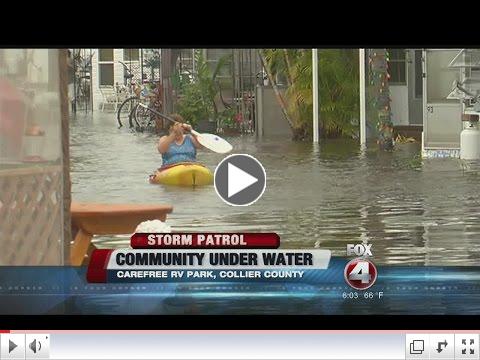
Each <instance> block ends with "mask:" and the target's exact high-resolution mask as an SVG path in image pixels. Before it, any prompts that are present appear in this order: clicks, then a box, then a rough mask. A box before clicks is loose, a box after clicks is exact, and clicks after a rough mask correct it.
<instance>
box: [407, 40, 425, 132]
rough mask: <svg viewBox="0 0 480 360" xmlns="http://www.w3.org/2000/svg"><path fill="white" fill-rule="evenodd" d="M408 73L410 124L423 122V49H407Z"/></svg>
mask: <svg viewBox="0 0 480 360" xmlns="http://www.w3.org/2000/svg"><path fill="white" fill-rule="evenodd" d="M407 58H408V61H407V63H408V65H407V73H408V75H407V76H408V81H407V84H408V123H409V125H422V124H423V105H422V98H423V76H422V50H421V49H408V50H407Z"/></svg>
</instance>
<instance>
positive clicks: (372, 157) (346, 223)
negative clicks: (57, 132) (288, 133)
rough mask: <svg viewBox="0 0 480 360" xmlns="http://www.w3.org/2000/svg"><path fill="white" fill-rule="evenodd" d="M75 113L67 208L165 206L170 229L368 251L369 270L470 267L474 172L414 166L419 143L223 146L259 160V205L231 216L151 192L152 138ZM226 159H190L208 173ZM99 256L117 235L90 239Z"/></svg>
mask: <svg viewBox="0 0 480 360" xmlns="http://www.w3.org/2000/svg"><path fill="white" fill-rule="evenodd" d="M94 115H95V116H94V117H93V118H92V115H91V113H90V114H82V113H79V114H77V115H76V117H74V118H73V119H72V121H71V128H70V132H71V177H72V197H73V199H74V200H75V201H90V202H109V203H155V204H172V205H173V206H174V211H173V213H172V214H171V215H169V217H168V219H167V221H168V223H169V224H170V225H171V226H172V228H173V230H174V231H189V232H194V231H202V232H223V231H225V232H243V231H255V232H259V231H269V232H276V233H278V234H279V235H280V238H281V242H282V247H285V248H287V247H288V248H313V247H320V248H325V249H331V250H332V251H333V254H334V255H338V256H343V255H344V254H345V245H346V244H347V243H354V242H358V241H362V240H368V241H369V242H372V243H373V244H374V245H373V251H374V258H373V259H374V261H375V262H376V263H379V264H405V265H407V264H408V265H478V263H479V260H480V192H479V191H478V190H479V179H480V172H479V173H477V172H474V171H471V172H464V171H462V166H461V162H460V161H459V160H456V159H432V160H425V159H424V160H422V159H421V158H420V144H406V145H400V146H398V148H397V150H396V151H395V152H393V153H385V152H378V151H377V150H376V149H375V147H372V148H371V149H369V150H368V151H367V152H363V153H362V152H361V151H360V150H359V146H358V143H357V142H355V141H346V140H329V141H326V142H324V143H322V144H321V145H320V146H319V147H314V146H313V145H312V144H311V143H295V142H291V141H289V140H284V139H265V140H262V141H257V140H256V139H255V137H254V136H243V137H238V138H230V139H228V140H229V141H230V142H231V143H232V145H233V146H234V151H233V153H246V154H250V155H253V156H255V157H256V158H257V159H258V160H260V161H261V162H262V163H263V165H264V167H265V170H266V173H267V188H266V190H265V193H264V195H263V197H262V198H261V199H260V200H259V201H257V202H256V203H255V204H253V205H251V206H248V207H231V206H228V205H227V204H225V203H224V202H223V201H222V200H221V199H220V198H219V197H218V196H217V194H216V193H215V190H214V188H213V185H212V186H208V187H204V188H195V189H191V188H180V187H167V186H163V185H152V184H150V183H149V182H148V175H149V174H151V173H152V172H153V171H154V170H155V169H156V168H158V167H159V166H160V165H161V158H160V155H159V154H158V152H157V151H156V148H155V142H156V140H157V137H156V136H153V135H150V134H134V133H132V132H130V131H129V130H128V129H121V130H119V129H117V127H116V119H115V115H114V114H113V113H107V112H106V113H101V112H96V113H95V114H94ZM223 157H224V155H221V154H215V153H212V152H209V151H207V150H205V151H202V152H200V153H199V154H198V160H199V161H201V162H202V163H204V164H205V165H206V166H208V167H209V168H210V169H212V170H214V169H215V166H216V165H217V163H218V162H219V161H220V160H221V159H223ZM96 241H97V243H98V246H99V247H125V246H128V242H129V238H128V237H127V236H123V237H117V238H97V240H96Z"/></svg>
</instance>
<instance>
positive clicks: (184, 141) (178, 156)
mask: <svg viewBox="0 0 480 360" xmlns="http://www.w3.org/2000/svg"><path fill="white" fill-rule="evenodd" d="M170 117H171V118H172V119H173V120H175V123H172V124H171V125H170V127H169V129H168V130H169V134H168V135H165V136H162V137H161V138H160V140H159V141H158V145H157V149H158V152H159V153H160V154H162V168H164V167H166V166H171V165H175V164H179V163H185V162H196V161H197V149H200V148H201V147H202V145H200V143H199V142H198V140H197V139H196V138H195V136H194V135H191V134H185V131H190V130H192V127H191V126H190V125H188V124H185V122H184V120H183V117H182V116H180V115H178V114H173V115H171V116H170Z"/></svg>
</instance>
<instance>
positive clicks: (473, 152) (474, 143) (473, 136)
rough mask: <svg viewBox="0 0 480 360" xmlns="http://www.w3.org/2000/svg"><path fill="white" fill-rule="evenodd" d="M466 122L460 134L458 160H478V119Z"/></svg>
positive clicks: (479, 149)
mask: <svg viewBox="0 0 480 360" xmlns="http://www.w3.org/2000/svg"><path fill="white" fill-rule="evenodd" d="M469 120H470V121H466V127H465V128H464V129H463V130H462V132H461V133H460V159H464V160H478V159H480V130H479V128H478V117H476V119H475V120H474V118H473V117H470V118H469Z"/></svg>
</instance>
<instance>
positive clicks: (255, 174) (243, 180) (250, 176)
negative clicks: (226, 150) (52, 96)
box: [214, 154, 267, 206]
mask: <svg viewBox="0 0 480 360" xmlns="http://www.w3.org/2000/svg"><path fill="white" fill-rule="evenodd" d="M266 179H267V176H266V174H265V169H264V168H263V166H262V164H261V163H260V162H259V161H258V160H257V159H255V158H254V157H253V156H251V155H246V154H234V155H230V156H227V157H226V158H225V159H223V160H222V161H221V162H220V164H218V166H217V168H216V169H215V177H214V183H215V191H216V192H217V194H218V196H220V198H221V199H222V200H223V201H225V202H226V203H227V204H229V205H232V206H247V205H251V204H253V203H254V202H255V201H257V200H258V199H259V198H260V197H261V196H262V195H263V192H264V191H265V185H266Z"/></svg>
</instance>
